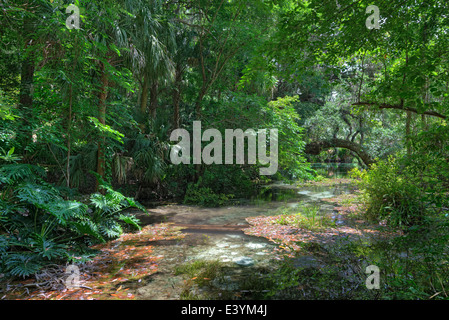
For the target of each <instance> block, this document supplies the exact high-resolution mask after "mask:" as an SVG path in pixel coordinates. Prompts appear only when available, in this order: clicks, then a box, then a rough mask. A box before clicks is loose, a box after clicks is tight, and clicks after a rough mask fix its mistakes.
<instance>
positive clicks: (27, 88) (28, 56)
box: [19, 18, 35, 161]
mask: <svg viewBox="0 0 449 320" xmlns="http://www.w3.org/2000/svg"><path fill="white" fill-rule="evenodd" d="M33 29H34V27H33V21H32V20H31V19H28V18H25V19H24V24H23V32H24V38H25V45H24V49H23V57H24V58H23V60H22V66H21V73H20V93H19V107H20V109H21V110H22V114H23V118H22V119H23V123H22V126H21V128H22V130H23V132H24V135H25V145H24V158H25V159H26V158H27V151H25V150H27V149H26V146H27V145H28V144H30V143H31V142H32V141H33V138H32V129H31V120H32V115H33V112H32V108H33V80H34V71H35V53H34V50H33V48H32V47H33V45H34V44H33V39H32V38H31V35H32V34H33V33H34V31H33ZM25 161H26V160H25Z"/></svg>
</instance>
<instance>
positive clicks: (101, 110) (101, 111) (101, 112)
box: [95, 62, 108, 191]
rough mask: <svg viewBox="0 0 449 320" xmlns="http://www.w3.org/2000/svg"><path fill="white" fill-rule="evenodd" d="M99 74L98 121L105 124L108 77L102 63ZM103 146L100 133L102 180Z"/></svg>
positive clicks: (98, 161)
mask: <svg viewBox="0 0 449 320" xmlns="http://www.w3.org/2000/svg"><path fill="white" fill-rule="evenodd" d="M100 72H101V79H100V83H101V87H100V92H99V95H98V121H99V122H100V123H101V124H106V99H107V96H108V77H107V75H106V72H105V66H104V63H103V62H100ZM105 144H106V139H105V136H104V134H103V133H100V138H99V139H98V143H97V145H98V152H97V174H98V175H99V176H100V177H101V178H104V175H105V163H106V162H105ZM98 189H99V181H98V179H97V182H96V185H95V191H98Z"/></svg>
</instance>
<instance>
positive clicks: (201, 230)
mask: <svg viewBox="0 0 449 320" xmlns="http://www.w3.org/2000/svg"><path fill="white" fill-rule="evenodd" d="M342 193H349V188H348V186H347V185H344V184H336V185H333V186H306V187H296V186H294V185H287V184H273V185H270V186H267V187H266V188H264V190H262V191H261V192H260V194H259V195H258V196H256V197H254V198H253V199H250V200H237V201H236V203H235V204H234V205H230V206H225V207H220V208H201V207H196V206H186V205H178V204H175V205H162V206H155V207H152V208H149V209H148V213H149V215H148V216H146V215H142V216H139V218H140V219H141V221H142V224H143V225H145V224H151V223H160V222H170V223H174V224H175V225H178V226H182V227H183V228H185V229H183V231H182V232H183V233H184V234H185V237H184V239H182V240H176V241H167V242H161V243H159V244H158V245H157V246H155V248H154V253H155V254H156V255H158V256H160V257H163V259H161V262H160V265H159V266H158V270H159V272H158V273H156V274H154V275H151V276H149V277H148V278H146V279H144V280H143V281H141V282H139V283H135V284H133V285H132V286H131V287H130V289H132V290H133V291H134V293H135V295H136V298H137V299H179V298H180V294H181V288H182V287H183V283H185V278H183V277H182V276H176V275H174V270H175V267H176V266H177V265H181V264H185V263H188V262H192V261H198V260H209V261H220V262H221V263H223V264H225V265H227V266H228V267H229V270H230V271H229V275H228V276H227V277H226V278H225V279H222V281H221V282H220V283H216V287H217V288H219V289H221V290H233V289H236V288H237V287H238V282H239V281H241V280H242V277H243V278H244V277H246V276H248V275H249V274H254V273H255V272H257V270H260V269H261V268H268V269H269V268H270V267H271V266H274V264H275V263H276V262H277V260H278V259H279V257H278V256H277V255H276V254H275V252H276V248H277V245H276V244H274V243H273V242H270V241H268V240H267V239H265V238H261V237H255V236H250V235H246V234H245V233H244V232H243V229H244V228H245V227H247V226H248V222H247V221H246V220H245V219H246V218H247V217H254V216H271V215H279V214H281V212H282V209H284V208H294V207H298V206H307V205H313V206H318V207H319V214H323V215H324V214H326V215H329V216H330V217H332V219H334V222H335V223H336V224H340V223H342V220H340V219H339V216H338V214H337V213H336V211H334V209H333V208H334V205H333V204H331V203H329V202H325V201H322V199H324V198H331V197H334V196H335V195H339V194H342ZM295 265H297V266H298V267H308V266H312V267H318V266H319V265H318V261H316V260H315V258H314V257H312V256H303V257H299V258H297V259H296V260H295ZM199 290H200V291H201V289H199ZM200 293H201V292H197V294H200Z"/></svg>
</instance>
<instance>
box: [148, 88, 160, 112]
mask: <svg viewBox="0 0 449 320" xmlns="http://www.w3.org/2000/svg"><path fill="white" fill-rule="evenodd" d="M158 89H159V83H158V82H157V81H154V82H153V83H152V84H151V88H150V117H151V119H153V120H156V110H157V107H158V105H157V96H158Z"/></svg>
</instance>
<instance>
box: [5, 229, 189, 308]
mask: <svg viewBox="0 0 449 320" xmlns="http://www.w3.org/2000/svg"><path fill="white" fill-rule="evenodd" d="M180 230H181V228H179V227H175V226H172V225H171V224H168V223H161V224H156V225H148V226H145V227H144V228H142V230H140V231H139V232H136V233H127V234H123V235H122V236H121V237H119V238H118V239H116V240H113V241H109V242H107V243H105V244H99V245H95V246H93V248H95V249H98V250H100V254H98V255H97V256H96V257H95V258H94V259H93V260H92V261H90V262H88V263H86V266H84V267H83V273H82V274H80V279H79V280H80V285H79V286H78V287H75V288H72V289H68V288H67V287H65V286H64V288H63V289H62V290H50V291H49V290H42V289H38V290H35V291H32V292H28V293H27V294H26V297H25V298H23V297H21V296H20V295H23V294H24V292H23V291H22V292H20V291H17V292H15V294H16V295H17V296H16V299H21V300H43V299H45V300H47V299H51V300H100V299H101V300H106V299H117V300H129V299H135V296H134V295H133V294H131V293H129V292H127V291H128V290H129V288H126V284H127V283H130V282H140V281H141V280H142V278H144V277H146V276H149V275H151V274H154V273H156V272H157V271H158V261H159V260H160V259H162V258H163V257H162V256H154V254H153V248H154V246H153V245H152V244H153V243H154V242H155V241H163V240H174V239H181V238H183V237H184V235H183V234H182V233H181V232H180ZM86 269H87V272H86ZM25 283H28V284H30V280H26V281H22V282H21V284H22V285H23V284H25ZM27 291H28V290H27ZM11 298H13V299H14V297H11Z"/></svg>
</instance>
